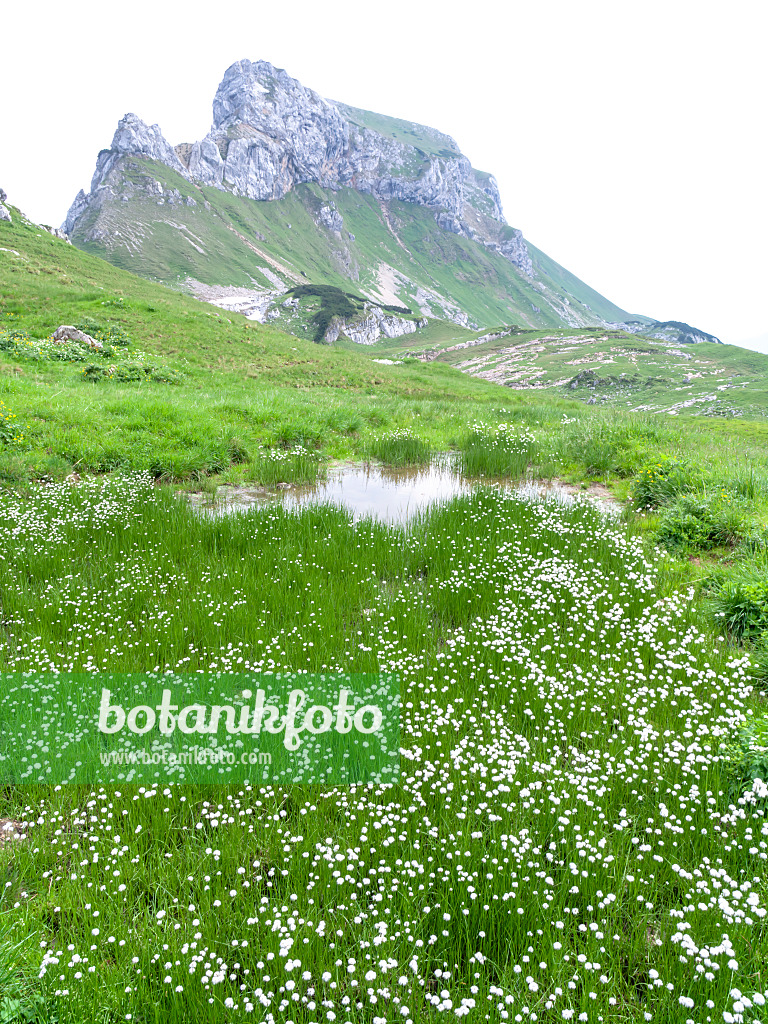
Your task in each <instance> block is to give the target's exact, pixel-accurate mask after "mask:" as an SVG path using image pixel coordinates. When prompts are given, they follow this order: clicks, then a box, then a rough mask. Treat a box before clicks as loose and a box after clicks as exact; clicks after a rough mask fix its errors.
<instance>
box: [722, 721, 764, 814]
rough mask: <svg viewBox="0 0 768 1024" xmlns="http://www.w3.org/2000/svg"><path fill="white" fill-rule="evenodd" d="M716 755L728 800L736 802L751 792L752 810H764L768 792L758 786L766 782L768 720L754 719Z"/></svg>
mask: <svg viewBox="0 0 768 1024" xmlns="http://www.w3.org/2000/svg"><path fill="white" fill-rule="evenodd" d="M720 753H721V755H722V758H723V765H724V767H725V770H726V775H727V777H728V779H729V797H730V799H731V800H732V801H736V800H738V798H739V797H740V796H743V794H744V793H746V792H749V791H752V792H753V793H754V794H755V796H754V797H753V799H752V804H753V806H754V807H755V809H758V810H765V808H766V806H768V799H767V798H768V792H766V791H765V786H762V787H761V786H760V785H759V782H762V783H766V782H768V719H765V718H758V719H755V720H754V721H751V722H749V723H748V724H747V725H745V726H743V727H742V728H741V729H740V730H739V731H738V733H737V734H736V736H735V738H734V739H733V740H731V742H730V743H726V744H723V746H722V748H721V751H720ZM756 781H757V782H758V786H757V787H755V782H756ZM755 790H757V792H755Z"/></svg>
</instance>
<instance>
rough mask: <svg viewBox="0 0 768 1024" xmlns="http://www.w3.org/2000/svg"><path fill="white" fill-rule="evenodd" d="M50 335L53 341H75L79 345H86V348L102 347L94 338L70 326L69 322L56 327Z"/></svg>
mask: <svg viewBox="0 0 768 1024" xmlns="http://www.w3.org/2000/svg"><path fill="white" fill-rule="evenodd" d="M52 337H53V340H54V341H59V342H61V341H77V342H79V343H80V344H81V345H87V346H88V348H92V349H96V350H97V351H98V350H99V349H101V348H103V347H104V346H103V345H102V343H101V342H100V341H97V340H96V338H92V337H91V336H90V334H86V333H85V331H79V330H78V329H77V328H76V327H72V325H71V324H62V325H61V327H57V328H56V330H55V331H54V332H53V335H52Z"/></svg>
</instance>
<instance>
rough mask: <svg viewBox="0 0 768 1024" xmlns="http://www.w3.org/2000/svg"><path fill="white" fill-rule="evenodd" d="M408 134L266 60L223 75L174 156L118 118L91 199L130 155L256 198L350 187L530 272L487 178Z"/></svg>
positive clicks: (426, 136)
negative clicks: (207, 122)
mask: <svg viewBox="0 0 768 1024" xmlns="http://www.w3.org/2000/svg"><path fill="white" fill-rule="evenodd" d="M412 134H413V136H414V141H415V143H416V144H415V145H410V144H409V143H407V142H403V141H400V138H401V136H400V135H398V137H397V138H394V137H392V136H390V135H387V134H384V133H380V132H378V131H374V130H372V129H371V128H368V127H366V115H365V112H364V111H356V110H355V109H354V108H351V107H346V106H344V105H343V104H340V103H335V102H332V101H331V100H327V99H324V98H323V97H322V96H320V95H318V93H316V92H314V91H313V90H312V89H308V88H306V87H305V86H303V85H302V84H301V83H300V82H298V81H297V80H296V79H295V78H291V76H290V75H289V74H288V73H287V72H285V71H283V70H282V69H279V68H275V67H273V65H272V64H269V63H268V62H267V61H250V60H241V61H237V62H236V63H234V64H232V66H231V67H229V68H228V69H227V71H226V72H225V74H224V78H223V79H222V81H221V84H220V85H219V87H218V89H217V90H216V96H215V97H214V101H213V125H212V128H211V131H210V132H209V133H208V135H207V136H206V137H205V138H204V139H202V140H201V141H199V142H195V143H193V144H189V143H184V144H182V145H179V146H177V147H176V148H174V147H172V146H171V145H170V144H169V143H168V142H167V141H166V139H165V138H164V137H163V135H162V133H161V131H160V129H159V127H158V126H157V125H152V126H149V125H146V124H145V123H144V122H143V121H142V120H141V119H140V118H138V117H137V116H136V115H135V114H126V116H125V117H124V118H123V119H122V120H121V121H120V123H119V124H118V127H117V131H116V132H115V136H114V138H113V140H112V145H111V147H110V148H109V149H106V150H102V152H101V153H100V154H99V157H98V160H97V164H96V171H95V173H94V176H93V181H92V183H91V197H92V196H93V195H94V193H96V192H97V190H98V189H99V188H100V187H102V183H104V181H105V178H106V176H107V175H108V174H109V171H110V170H111V168H112V167H113V166H114V164H115V163H116V162H117V161H118V160H119V159H120V158H121V157H122V156H125V155H128V154H133V155H137V156H144V157H148V158H150V159H153V160H158V161H161V162H162V163H164V164H167V166H169V167H171V168H173V170H175V171H176V172H177V173H179V174H181V175H183V176H184V177H186V178H188V179H191V180H193V181H196V182H201V183H202V184H204V185H211V186H214V187H216V188H219V189H222V190H227V191H231V192H233V193H235V194H236V195H242V196H247V197H248V198H250V199H256V200H273V199H281V198H282V197H283V196H285V195H286V193H288V192H289V191H290V190H291V189H293V188H294V187H295V186H297V185H300V184H304V183H309V182H313V183H317V184H319V185H320V186H321V187H323V188H327V189H330V190H337V189H339V188H341V187H349V188H353V189H356V190H357V191H359V192H362V193H366V194H369V195H373V196H375V197H376V198H377V199H379V200H382V201H388V200H400V201H402V202H407V203H414V204H417V205H419V206H426V207H430V208H433V209H434V210H435V211H436V216H437V222H438V224H439V225H440V227H441V228H443V229H444V230H446V231H451V232H453V233H455V234H459V235H462V236H463V237H466V238H473V239H475V240H476V241H478V242H480V243H481V244H484V245H487V246H489V247H490V248H492V249H494V250H495V251H497V252H499V253H501V254H502V255H503V256H505V257H506V258H507V259H509V260H511V262H512V263H514V264H515V265H516V266H517V267H519V268H520V269H521V270H522V271H523V272H524V273H526V274H533V265H532V263H531V260H530V257H529V256H528V251H527V247H526V245H525V241H524V239H523V237H522V235H521V234H520V232H515V233H514V235H513V237H512V238H511V239H510V238H508V237H506V236H505V237H504V241H503V242H501V243H500V231H501V230H503V228H504V227H505V226H506V222H505V220H504V215H503V212H502V209H501V201H500V197H499V190H498V185H497V184H496V180H495V178H493V176H492V175H489V174H482V173H481V172H478V171H475V170H474V169H473V168H472V166H471V164H470V162H469V160H467V158H466V157H465V156H463V155H462V154H461V152H460V151H459V149H458V147H457V145H456V143H455V142H454V141H453V139H451V138H450V137H449V136H446V135H443V134H441V133H440V132H437V131H435V130H434V129H431V128H425V127H424V126H421V125H413V133H412ZM420 147H424V148H420ZM89 201H90V197H87V196H85V195H84V194H83V193H80V194H78V196H77V198H76V199H75V202H74V203H73V204H72V207H71V208H70V211H69V213H68V214H67V219H66V220H65V222H64V225H63V229H64V230H65V231H66V232H67V233H68V234H70V233H71V231H72V228H73V227H74V224H75V223H76V221H77V220H78V219H79V217H81V216H82V214H83V213H84V211H85V209H86V208H87V206H88V203H89ZM173 201H174V202H178V201H179V200H178V199H176V197H175V196H174V197H173ZM166 202H169V200H168V198H167V197H166ZM320 222H321V223H322V224H323V225H324V226H325V227H327V228H328V230H330V231H333V232H341V230H342V227H343V220H342V217H341V214H340V213H339V212H338V211H337V210H336V209H335V208H334V206H333V204H328V205H326V206H324V207H323V208H322V210H321V211H320Z"/></svg>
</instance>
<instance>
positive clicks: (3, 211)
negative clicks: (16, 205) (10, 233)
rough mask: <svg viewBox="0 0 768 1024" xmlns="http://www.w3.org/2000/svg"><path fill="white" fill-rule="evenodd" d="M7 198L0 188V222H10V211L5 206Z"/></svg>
mask: <svg viewBox="0 0 768 1024" xmlns="http://www.w3.org/2000/svg"><path fill="white" fill-rule="evenodd" d="M7 198H8V196H7V195H6V194H5V190H4V189H2V188H0V220H7V221H9V220H11V213H10V210H8V208H7V207H6V206H5V201H6V199H7Z"/></svg>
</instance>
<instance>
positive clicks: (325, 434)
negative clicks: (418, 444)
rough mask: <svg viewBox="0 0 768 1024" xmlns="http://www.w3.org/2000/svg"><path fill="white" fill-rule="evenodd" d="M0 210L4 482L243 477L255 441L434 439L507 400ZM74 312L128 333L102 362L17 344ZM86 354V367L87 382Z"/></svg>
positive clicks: (448, 437)
mask: <svg viewBox="0 0 768 1024" xmlns="http://www.w3.org/2000/svg"><path fill="white" fill-rule="evenodd" d="M12 212H13V223H11V224H8V223H5V222H3V223H0V401H2V402H3V407H2V408H0V413H3V410H5V411H6V412H7V413H8V415H9V416H14V417H15V419H13V420H12V421H11V422H12V423H13V424H15V427H14V428H13V429H14V430H15V434H11V433H10V432H9V431H10V428H8V429H6V427H4V426H3V423H5V420H4V419H2V417H0V477H2V478H4V479H6V480H14V479H16V480H18V479H23V478H26V477H30V476H33V477H40V476H45V475H50V476H54V477H56V476H62V475H64V474H65V473H68V472H70V471H71V470H72V469H73V468H74V469H76V470H78V471H79V472H83V471H99V472H103V471H108V470H111V469H115V468H127V469H146V470H150V471H151V472H153V473H155V474H156V475H157V476H159V477H163V478H168V479H170V478H174V479H179V478H188V477H194V476H198V477H202V476H205V475H206V474H210V473H226V472H230V473H231V474H233V479H236V480H242V479H246V480H247V479H249V478H250V479H254V480H259V479H261V477H262V476H263V473H262V471H263V469H264V465H263V457H264V455H265V453H269V452H272V453H274V452H280V451H283V452H286V451H289V450H292V449H293V448H295V446H296V445H303V446H305V447H306V448H307V450H308V451H309V452H310V453H314V455H313V456H312V457H315V456H322V457H323V458H324V457H326V456H335V457H343V456H349V455H354V454H359V453H361V452H362V451H363V450H364V449H365V446H366V444H367V443H368V440H369V439H370V438H371V437H373V436H378V435H379V434H381V433H382V432H386V431H387V430H389V429H391V428H397V427H412V426H413V425H414V424H416V425H419V426H421V425H422V424H423V432H424V433H425V434H426V435H427V437H428V438H429V439H430V440H431V441H432V442H433V443H434V444H435V446H437V447H449V446H450V445H451V444H453V443H455V442H456V439H457V437H458V436H459V434H460V433H461V431H462V430H463V429H465V426H466V424H467V423H468V422H470V421H471V419H472V418H473V417H474V416H475V415H482V414H483V411H484V410H485V411H486V412H488V413H490V412H491V410H493V409H497V408H498V407H499V405H500V403H501V404H503V403H504V401H505V400H506V399H507V393H506V392H504V391H502V390H501V389H499V388H498V387H497V386H496V385H493V384H488V383H486V382H484V381H478V380H473V379H472V378H471V377H468V376H466V375H464V374H462V373H460V372H459V371H458V370H455V369H453V368H452V367H449V366H444V365H440V364H434V365H424V364H421V363H419V362H416V361H415V360H414V361H411V362H409V363H408V364H407V365H398V366H387V365H381V364H378V363H376V362H374V361H373V357H375V356H376V353H375V352H372V351H370V350H365V349H362V350H361V349H360V348H356V349H354V350H352V347H351V346H350V347H349V349H347V348H344V347H340V348H331V347H327V346H321V345H316V344H313V343H312V342H311V341H307V340H304V339H302V338H297V337H293V336H290V335H287V334H284V333H282V332H281V331H279V330H277V329H275V328H273V327H270V326H266V325H261V324H256V323H254V322H252V321H248V320H246V319H245V318H244V317H241V316H239V315H237V314H232V315H225V314H224V313H223V312H221V311H216V310H214V309H213V308H212V307H211V306H210V305H207V304H205V303H202V302H198V301H196V300H195V299H193V298H191V297H189V296H187V295H183V294H180V293H179V292H176V291H173V290H171V289H168V288H166V287H164V286H162V285H159V284H155V283H151V282H148V281H146V280H144V279H142V278H140V277H137V276H135V275H133V274H130V273H128V272H126V271H124V270H121V269H120V268H118V267H114V266H112V265H111V264H109V263H107V262H105V261H104V260H101V259H99V258H97V257H95V256H92V255H90V254H88V253H84V252H82V251H80V250H79V249H78V248H76V247H75V246H72V245H68V244H67V243H66V242H63V241H61V240H59V239H57V238H54V237H53V236H51V235H50V234H48V233H47V232H46V231H44V230H43V229H42V228H40V227H38V226H37V225H34V224H31V223H29V222H27V221H26V220H25V219H24V218H23V216H22V215H21V214H20V213H19V211H18V210H15V209H14V210H13V211H12ZM83 318H88V320H90V321H91V322H92V323H94V324H99V325H101V326H104V327H111V328H117V329H119V330H121V331H123V332H125V333H126V334H127V335H128V336H129V337H130V339H131V342H132V344H131V345H130V347H129V348H127V349H116V350H115V352H114V354H113V355H112V356H110V357H109V358H107V359H105V358H104V357H102V356H100V355H97V354H93V355H90V354H89V356H88V358H87V359H85V360H81V361H77V362H66V361H58V360H54V359H51V358H50V355H51V352H52V351H53V349H52V347H51V346H48V348H47V349H46V347H45V345H44V344H43V345H40V344H39V343H33V342H34V339H41V338H46V337H47V336H49V335H50V334H51V333H52V332H53V331H54V330H55V329H56V327H58V326H59V325H60V324H70V323H73V322H75V323H77V322H78V321H82V320H83ZM9 332H26V333H27V334H28V335H29V336H30V340H29V343H25V344H21V350H20V351H19V350H18V346H17V348H16V349H14V350H11V349H9V348H8V347H7V346H8V344H10V342H9V338H10V335H9ZM4 346H5V347H4ZM54 354H55V352H54ZM89 366H94V367H96V371H97V373H98V374H101V376H100V377H94V379H88V375H87V374H86V373H84V372H83V371H84V370H87V369H88V367H89ZM111 366H113V367H117V371H118V374H119V372H120V371H121V370H123V371H124V370H125V369H126V368H128V369H131V368H136V367H154V368H156V369H157V370H158V374H157V376H159V377H163V376H171V377H173V375H174V374H180V375H181V380H180V382H179V383H175V384H174V383H172V384H169V383H163V382H162V381H155V380H153V379H151V378H149V377H147V379H141V380H136V381H127V382H120V380H118V379H117V376H115V374H112V375H111V376H110V375H109V374H108V371H109V368H110V367H111ZM166 371H173V373H172V374H168V373H167V372H166ZM569 405H570V403H569ZM4 430H5V431H6V434H5V435H3V434H2V431H4ZM16 438H18V440H16Z"/></svg>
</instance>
